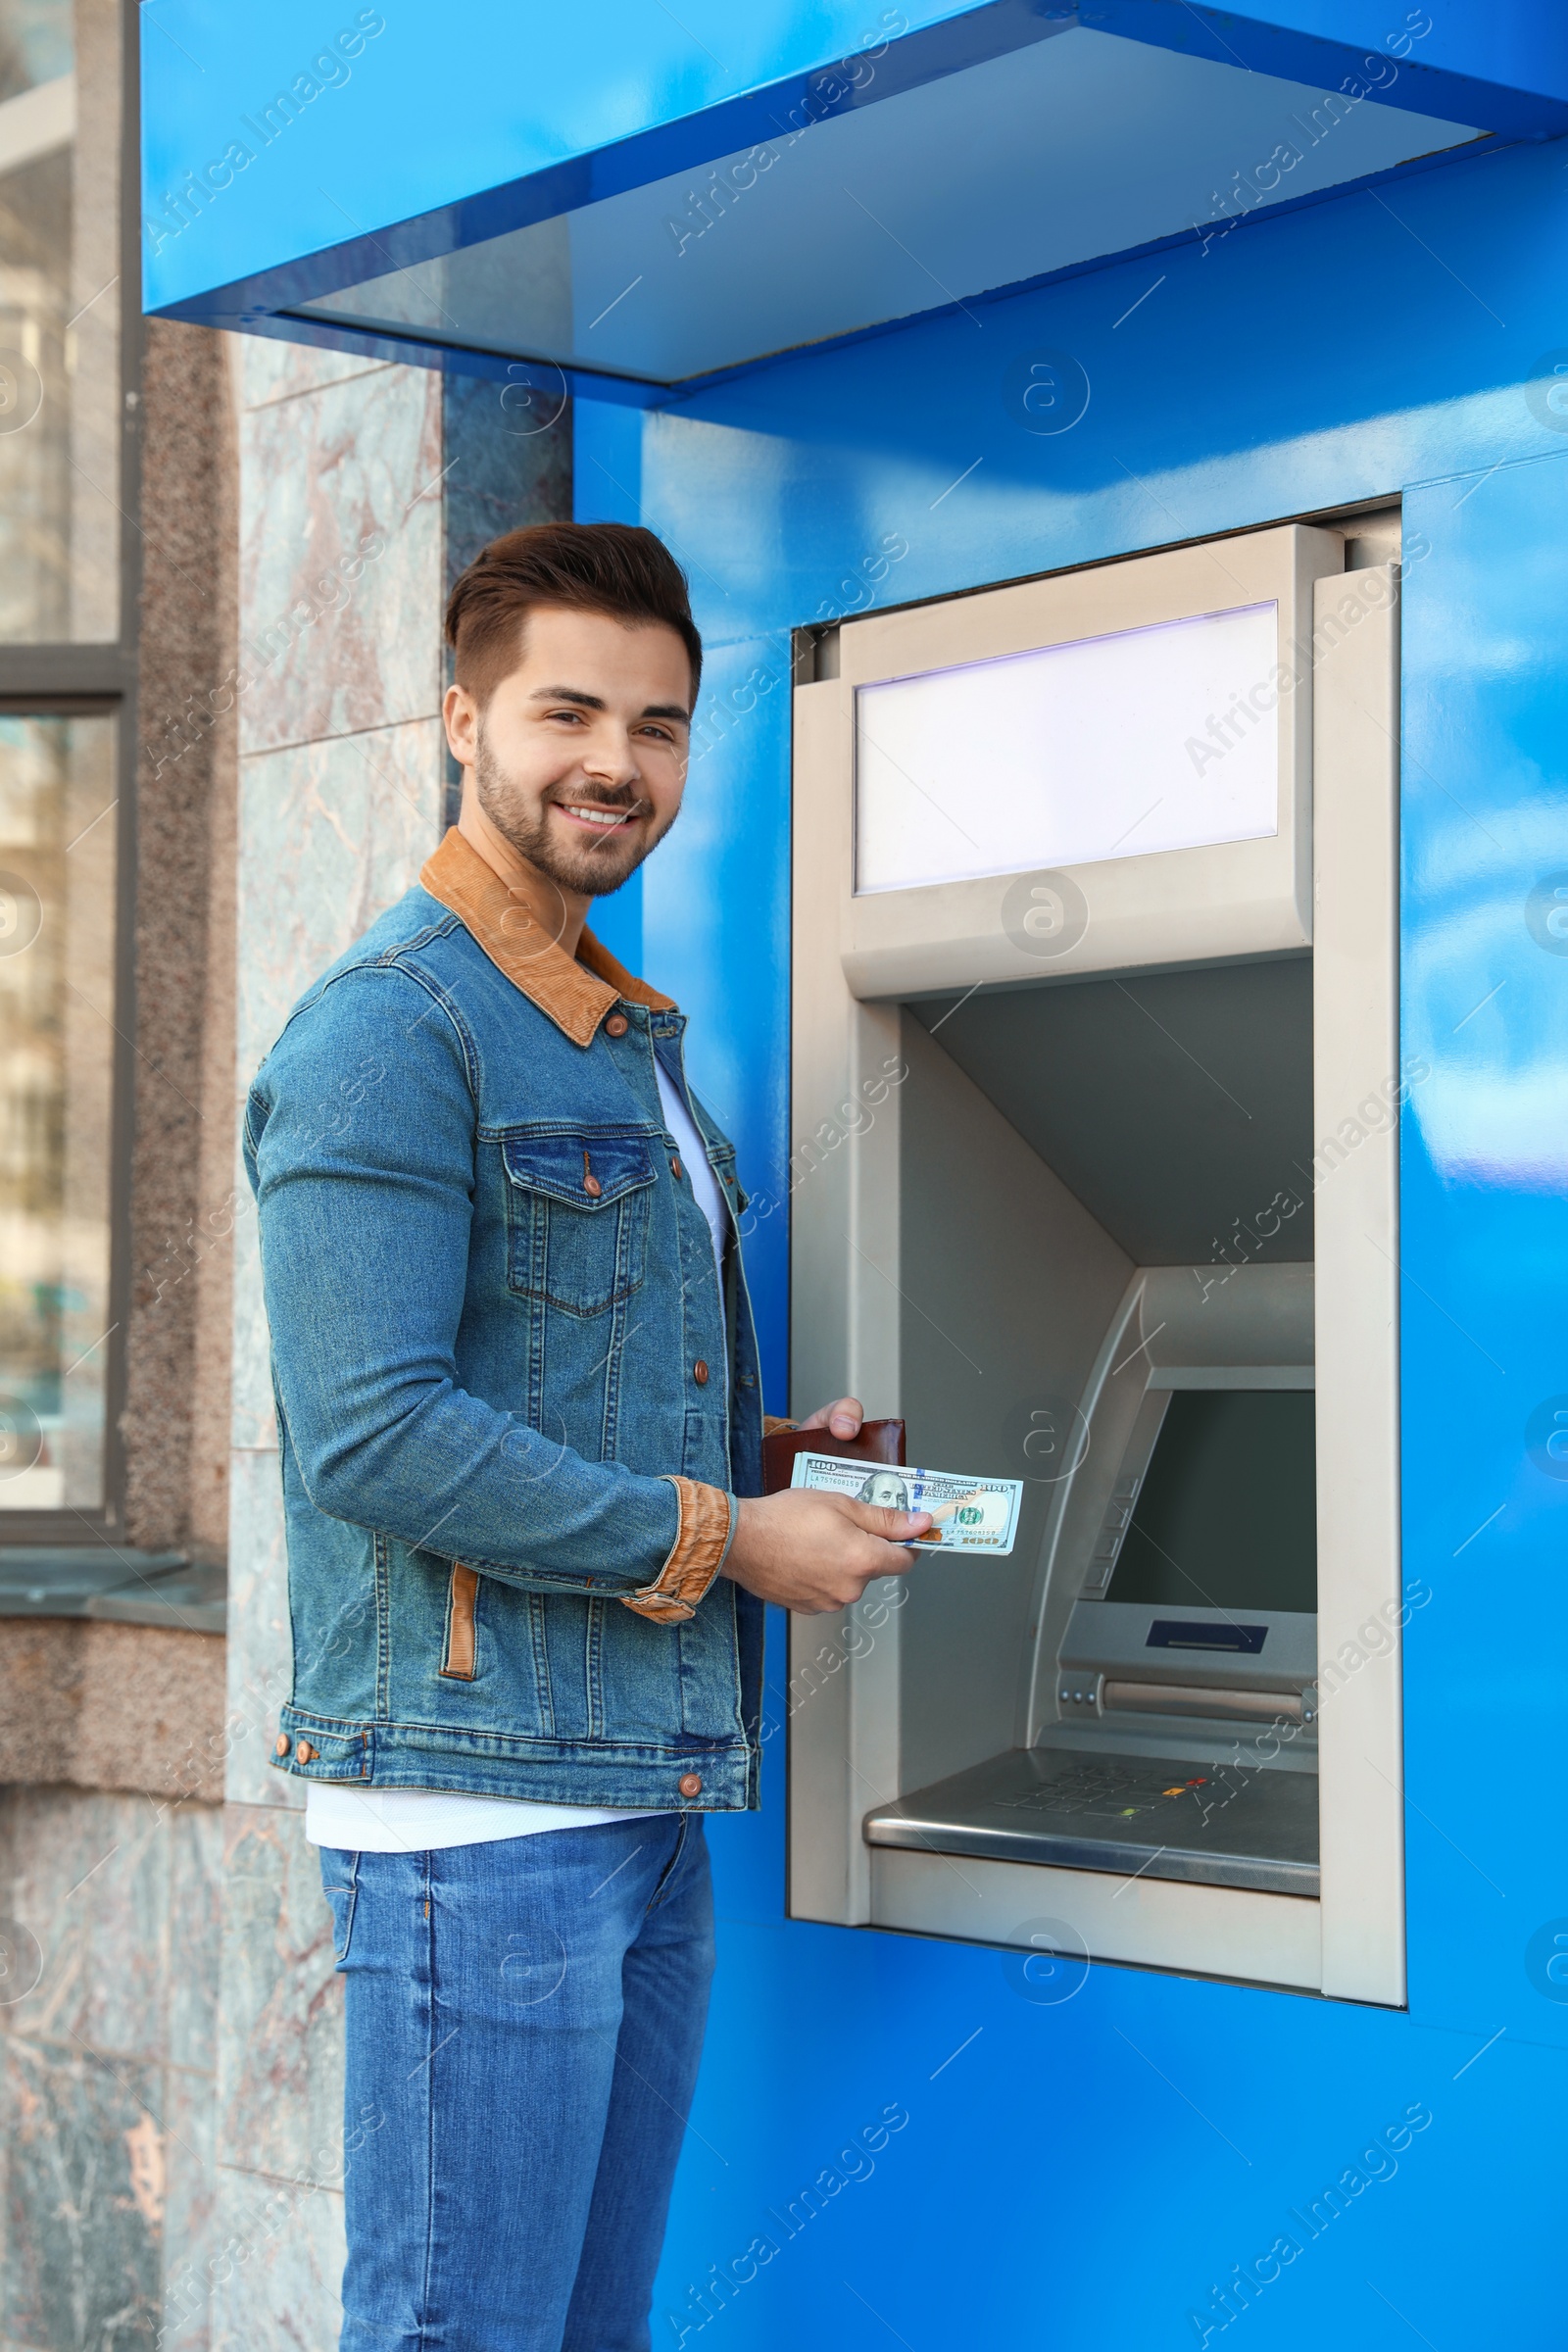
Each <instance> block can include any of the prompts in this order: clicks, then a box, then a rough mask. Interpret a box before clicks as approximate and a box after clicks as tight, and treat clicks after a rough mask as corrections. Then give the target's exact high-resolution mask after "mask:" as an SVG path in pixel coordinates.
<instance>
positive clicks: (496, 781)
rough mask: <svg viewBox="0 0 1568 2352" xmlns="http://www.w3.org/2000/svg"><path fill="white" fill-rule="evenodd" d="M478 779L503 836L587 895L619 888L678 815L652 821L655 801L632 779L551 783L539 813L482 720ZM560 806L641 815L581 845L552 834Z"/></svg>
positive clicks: (483, 803) (564, 886)
mask: <svg viewBox="0 0 1568 2352" xmlns="http://www.w3.org/2000/svg"><path fill="white" fill-rule="evenodd" d="M473 781H474V790H475V792H476V794H477V796H478V801H479V806H480V808H481V809H483V810H484V813H485V815H486V816H487V817H488V818H489V820H490V822H491V824H493V825H494V827H495V829H496V831H497V832H498V833H499V834H500V835H501V837H502V839H503V841H505V842H507V843H508V844H509V846H510V847H511V848H512V849H514V850H515V851H516V853H517V856H518V857H519V858H526V859H527V861H528V863H529V864H530V865H531V866H533V867H534V869H535V870H536V872H538V873H541V874H544V875H545V876H546V877H547V878H548V879H549V880H550V881H552V882H554V883H555V884H556V886H557V888H558V889H560V890H570V891H576V892H579V893H580V894H581V895H582V896H583V897H584V898H590V899H601V898H606V897H608V896H609V894H610V893H611V892H612V891H614V890H618V889H619V888H620V886H621V884H622V883H623V882H624V881H625V880H626V879H627V877H628V876H629V875H631V874H634V873H635V872H636V870H637V868H638V866H640V865H641V863H642V861H643V859H644V858H646V857H647V856H648V853H649V851H650V850H652V849H654V848H655V847H656V846H657V845H658V844H659V843H660V842H661V841H662V839H663V837H664V835H665V834H666V833H667V832H668V831H669V828H670V826H671V825H672V824H673V823H674V821H675V818H674V813H673V812H672V813H671V814H670V815H669V816H667V817H666V818H665V819H664V822H663V823H662V824H650V822H649V821H648V820H649V817H650V816H651V814H652V810H651V809H650V805H649V803H648V801H647V799H646V797H645V796H644V795H643V794H641V793H639V792H637V791H636V790H634V789H633V787H632V786H631V785H630V784H594V785H592V786H589V787H586V788H584V787H582V786H567V785H549V786H547V787H546V789H545V792H544V795H543V797H542V799H541V801H540V803H539V808H538V813H537V814H536V815H535V814H533V813H532V812H530V810H529V809H528V808H527V805H526V803H525V801H524V799H523V795H522V793H521V791H520V790H519V788H518V787H517V785H516V784H515V783H514V781H513V779H512V778H511V777H510V776H509V775H508V774H507V773H506V770H505V769H504V768H503V767H502V766H501V764H500V762H499V761H498V760H497V759H496V757H495V754H494V753H493V752H492V751H491V749H490V746H489V744H488V743H487V742H486V741H485V733H484V728H483V725H482V724H481V726H480V728H479V735H478V757H477V759H476V760H475V762H474V771H473ZM557 806H559V807H564V808H572V807H577V808H581V807H588V808H592V809H627V810H632V809H635V810H636V811H637V815H636V816H635V818H633V819H632V821H631V822H630V823H628V824H625V825H620V826H617V827H615V829H614V830H613V831H610V830H607V831H606V833H605V834H604V836H603V838H602V839H601V840H597V841H595V840H592V839H585V840H584V841H583V842H582V843H581V845H580V846H579V845H578V844H577V843H575V842H562V841H561V840H559V839H558V838H557V837H556V836H555V835H553V834H552V832H551V827H550V810H551V809H552V808H553V807H557Z"/></svg>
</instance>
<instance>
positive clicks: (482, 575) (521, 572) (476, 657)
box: [447, 522, 703, 710]
mask: <svg viewBox="0 0 1568 2352" xmlns="http://www.w3.org/2000/svg"><path fill="white" fill-rule="evenodd" d="M535 605H564V606H566V607H568V608H569V609H570V610H572V611H573V612H577V613H608V614H609V615H610V616H611V618H612V619H613V620H621V621H628V622H631V623H633V624H643V625H646V624H648V623H649V622H659V623H662V625H663V626H664V627H665V628H668V629H673V630H674V632H675V634H676V636H677V637H679V638H680V640H681V642H682V643H683V645H684V646H685V648H686V651H687V653H688V655H689V656H690V658H691V665H692V706H693V708H694V709H695V708H696V704H697V688H698V684H699V681H700V680H701V678H702V674H703V641H702V639H701V637H699V635H698V634H697V624H696V622H695V621H694V620H693V619H692V609H691V603H690V600H689V598H688V595H687V590H686V574H685V573H684V572H683V571H682V569H681V567H680V565H679V564H677V563H676V561H675V559H674V557H673V556H672V555H671V554H670V552H669V550H668V548H667V547H666V546H665V545H664V543H663V541H662V539H658V538H656V537H655V536H654V533H653V532H652V531H646V530H644V529H643V528H642V526H641V524H639V523H629V522H533V523H528V524H527V525H525V526H524V528H523V529H521V530H518V531H508V532H507V533H506V534H505V535H504V536H503V537H502V538H500V539H492V540H491V542H490V544H489V546H488V547H485V548H481V549H480V551H479V553H478V555H476V556H475V557H474V560H473V562H472V563H471V564H469V565H468V568H467V570H466V571H465V572H463V573H462V574H461V575H460V577H459V579H458V581H457V583H456V585H455V586H454V588H453V591H452V594H451V596H450V597H449V599H448V600H447V643H448V645H450V646H451V647H452V649H453V656H454V662H453V666H454V670H455V673H456V676H457V680H458V683H459V685H460V686H463V687H465V688H466V691H467V692H468V693H469V694H471V695H472V697H473V699H474V701H475V702H476V703H477V704H478V705H479V706H480V708H481V710H482V709H483V707H484V705H485V704H486V703H487V702H488V701H489V700H490V697H491V696H492V695H493V694H494V692H495V690H496V688H497V687H498V686H499V685H500V683H501V681H502V679H503V678H504V677H507V676H508V675H510V673H511V672H512V671H513V670H514V669H515V667H516V666H517V662H518V661H519V660H520V658H521V650H522V623H523V622H524V620H526V618H527V616H528V614H529V613H530V612H531V611H532V610H533V608H534V606H535Z"/></svg>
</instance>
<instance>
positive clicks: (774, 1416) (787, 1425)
mask: <svg viewBox="0 0 1568 2352" xmlns="http://www.w3.org/2000/svg"><path fill="white" fill-rule="evenodd" d="M794 1427H795V1424H794V1422H793V1421H788V1420H786V1419H785V1417H784V1415H783V1414H782V1413H764V1414H763V1415H762V1435H763V1437H764V1438H770V1437H772V1436H773V1434H774V1432H775V1431H776V1430H780V1429H793V1428H794Z"/></svg>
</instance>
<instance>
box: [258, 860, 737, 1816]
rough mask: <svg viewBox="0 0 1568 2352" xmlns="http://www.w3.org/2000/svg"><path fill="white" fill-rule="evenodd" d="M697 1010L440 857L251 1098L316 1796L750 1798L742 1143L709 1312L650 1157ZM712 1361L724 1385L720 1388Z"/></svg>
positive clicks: (288, 1726) (730, 1154)
mask: <svg viewBox="0 0 1568 2352" xmlns="http://www.w3.org/2000/svg"><path fill="white" fill-rule="evenodd" d="M684 1028H685V1023H684V1020H683V1019H682V1016H681V1015H680V1014H679V1012H677V1011H676V1009H675V1007H674V1005H672V1004H671V1003H670V1001H669V1000H668V998H666V997H661V996H659V995H658V994H657V993H656V992H655V991H654V990H652V989H650V988H646V987H644V986H643V984H642V983H641V982H640V981H638V980H634V979H632V978H631V977H630V975H629V974H627V973H625V972H623V971H622V970H621V968H620V966H619V965H618V964H617V963H615V962H614V960H613V957H611V956H608V955H606V953H605V951H604V950H603V949H602V948H600V947H599V945H598V943H597V942H596V941H595V940H594V939H593V938H592V936H591V934H588V933H584V935H583V943H582V947H581V950H580V953H579V956H578V958H577V959H575V960H573V958H571V957H570V956H567V955H566V954H565V953H564V950H563V949H561V948H559V947H557V946H556V945H555V944H554V943H553V942H552V941H551V940H549V939H548V938H547V937H546V936H545V935H544V934H543V933H542V932H541V930H540V929H539V927H538V925H537V924H536V923H535V922H533V921H532V920H531V918H530V917H529V915H528V912H527V910H526V908H525V907H523V905H522V904H521V902H520V901H518V900H517V899H515V897H514V896H513V894H512V893H511V892H510V891H509V890H508V889H507V887H506V885H505V884H504V883H503V882H502V881H501V880H500V878H499V877H498V876H497V875H496V874H494V873H493V872H492V871H491V869H490V867H489V866H488V865H487V864H486V863H485V861H484V859H483V858H480V857H479V856H478V854H477V853H476V852H475V851H474V850H472V849H470V848H469V846H468V844H467V842H466V841H465V840H464V838H463V836H462V835H461V834H459V833H457V832H456V831H453V832H451V833H449V834H448V835H447V838H446V840H445V841H444V842H443V844H442V846H441V848H440V849H439V850H438V851H437V853H436V854H435V856H434V857H433V858H431V859H430V860H429V862H428V863H427V864H426V866H425V868H424V871H423V873H422V874H421V876H420V879H419V884H418V886H417V887H416V888H415V889H413V890H411V891H410V892H409V893H408V895H407V897H405V898H404V899H402V900H400V901H399V903H398V904H397V906H395V907H392V908H391V909H390V911H389V912H388V913H386V914H384V915H383V916H382V917H381V920H380V921H379V922H378V923H376V924H375V925H374V926H373V928H372V929H371V930H369V931H368V932H367V933H366V935H365V937H364V938H363V939H361V940H360V941H359V942H358V943H357V945H356V946H355V947H353V948H352V949H350V951H349V953H348V954H347V955H346V956H343V957H342V958H341V959H340V960H339V961H338V962H337V963H336V964H334V965H333V966H332V968H331V970H330V971H328V972H327V973H326V974H325V976H324V977H323V978H322V979H321V980H319V982H318V983H317V985H316V986H315V987H314V988H313V989H312V990H311V991H310V992H309V994H308V995H307V996H306V997H305V998H304V999H303V1000H302V1001H301V1003H300V1004H299V1005H297V1006H296V1008H295V1010H294V1012H293V1013H292V1014H291V1016H290V1018H289V1022H288V1026H287V1027H286V1028H285V1030H284V1031H283V1034H282V1036H281V1037H280V1038H279V1040H278V1042H277V1044H276V1046H275V1047H274V1048H273V1050H272V1052H271V1053H270V1054H269V1056H268V1058H267V1060H266V1062H265V1063H264V1064H263V1066H262V1069H261V1071H260V1073H259V1074H258V1076H257V1079H256V1083H255V1086H254V1088H253V1090H252V1094H251V1099H250V1104H249V1108H248V1112H247V1116H246V1124H245V1155H246V1164H247V1167H248V1169H249V1171H250V1177H251V1182H252V1185H253V1187H254V1189H255V1192H256V1197H257V1202H258V1207H259V1212H260V1225H261V1240H262V1262H263V1272H264V1277H265V1282H266V1293H267V1311H268V1318H269V1321H270V1326H271V1338H272V1376H273V1386H274V1390H275V1394H276V1398H277V1419H278V1441H279V1446H280V1447H281V1452H282V1468H283V1497H284V1508H285V1515H286V1520H287V1529H288V1559H289V1616H290V1622H291V1626H292V1630H293V1639H294V1686H293V1693H292V1696H291V1699H290V1702H289V1704H288V1705H287V1706H286V1707H285V1708H284V1709H283V1712H282V1717H281V1721H280V1725H279V1730H278V1735H277V1740H276V1745H275V1754H274V1760H275V1762H276V1763H277V1765H278V1766H279V1768H280V1769H282V1770H283V1771H286V1772H291V1773H296V1774H300V1775H302V1776H304V1777H305V1778H307V1779H312V1780H326V1781H356V1782H368V1783H371V1784H373V1785H375V1786H377V1787H385V1788H419V1789H474V1790H482V1791H486V1792H488V1793H490V1794H493V1795H498V1796H515V1797H527V1798H532V1799H535V1800H538V1801H541V1802H554V1803H559V1804H581V1805H589V1804H593V1805H626V1806H653V1807H664V1806H683V1805H684V1806H695V1807H697V1808H699V1809H707V1810H727V1809H736V1808H740V1807H744V1806H747V1805H753V1804H755V1803H756V1802H757V1763H758V1718H759V1711H760V1680H761V1632H762V1629H761V1619H762V1611H761V1606H760V1603H759V1602H758V1601H756V1600H754V1598H753V1597H752V1595H751V1594H750V1593H745V1592H743V1591H742V1590H741V1589H740V1588H739V1587H737V1586H736V1585H734V1584H733V1583H731V1582H730V1580H729V1579H728V1578H725V1577H721V1576H719V1574H718V1571H719V1568H720V1566H721V1564H722V1562H723V1559H724V1555H725V1552H726V1550H727V1548H728V1545H729V1541H730V1537H731V1534H732V1532H733V1526H734V1513H735V1501H734V1497H735V1496H736V1495H749V1494H756V1493H758V1492H759V1491H760V1437H761V1398H760V1385H759V1375H758V1362H757V1345H756V1338H755V1334H754V1332H753V1327H752V1315H751V1306H750V1302H749V1300H748V1298H747V1293H746V1283H745V1277H744V1275H743V1273H742V1270H741V1256H740V1247H739V1241H738V1238H737V1235H736V1230H735V1227H736V1219H737V1216H738V1214H739V1210H740V1208H741V1206H742V1205H743V1204H744V1202H743V1196H742V1195H741V1194H740V1193H739V1192H738V1190H737V1186H736V1178H735V1153H734V1150H733V1147H732V1146H731V1145H730V1144H729V1143H728V1141H727V1140H726V1139H725V1137H724V1136H723V1135H722V1134H721V1133H720V1132H719V1130H718V1128H717V1127H716V1126H715V1125H714V1124H713V1122H712V1120H711V1118H709V1117H708V1115H707V1113H706V1112H705V1111H704V1109H703V1107H702V1105H701V1103H698V1102H696V1101H695V1100H694V1099H693V1098H692V1096H691V1095H690V1094H689V1093H688V1094H687V1095H686V1100H687V1102H688V1103H690V1106H691V1111H692V1116H693V1119H694V1120H695V1122H696V1125H697V1127H698V1130H699V1132H700V1134H701V1135H702V1137H703V1140H704V1143H705V1145H706V1146H707V1150H708V1156H709V1159H710V1161H711V1165H712V1169H713V1173H714V1175H715V1177H716V1178H717V1180H718V1185H719V1189H720V1191H721V1193H722V1194H723V1196H724V1199H725V1201H726V1202H727V1204H728V1207H729V1212H730V1214H729V1228H730V1230H729V1239H728V1244H727V1247H726V1250H725V1252H724V1279H723V1284H722V1289H721V1286H720V1281H719V1277H718V1274H717V1271H716V1269H715V1266H714V1259H713V1248H712V1240H711V1232H710V1228H709V1225H708V1221H707V1218H706V1217H705V1216H704V1214H703V1211H702V1208H701V1207H700V1206H699V1204H698V1201H697V1199H696V1196H695V1194H694V1193H693V1190H692V1184H691V1178H690V1176H689V1174H688V1173H687V1172H686V1171H685V1170H684V1169H683V1168H682V1167H681V1165H680V1162H679V1159H678V1156H677V1152H676V1146H675V1142H674V1139H673V1138H672V1137H671V1136H670V1135H669V1134H668V1133H667V1132H666V1130H665V1126H664V1119H663V1112H662V1107H661V1104H660V1099H659V1088H658V1083H657V1080H656V1077H655V1057H656V1056H657V1057H658V1060H659V1062H660V1064H661V1065H662V1068H663V1069H664V1071H665V1073H666V1074H667V1076H668V1077H669V1078H671V1079H672V1080H673V1081H674V1083H675V1084H676V1086H677V1087H679V1088H681V1089H683V1090H684V1088H685V1078H684V1074H683V1070H682V1062H681V1038H682V1032H683V1030H684ZM726 1365H727V1366H728V1378H727V1379H726V1376H725V1368H726Z"/></svg>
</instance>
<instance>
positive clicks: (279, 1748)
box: [272, 1732, 288, 1756]
mask: <svg viewBox="0 0 1568 2352" xmlns="http://www.w3.org/2000/svg"><path fill="white" fill-rule="evenodd" d="M272 1753H273V1755H274V1756H286V1755H287V1754H288V1734H287V1732H279V1733H278V1735H277V1738H276V1739H275V1740H273V1741H272Z"/></svg>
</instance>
